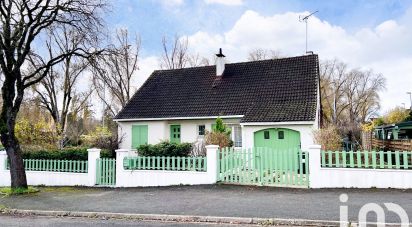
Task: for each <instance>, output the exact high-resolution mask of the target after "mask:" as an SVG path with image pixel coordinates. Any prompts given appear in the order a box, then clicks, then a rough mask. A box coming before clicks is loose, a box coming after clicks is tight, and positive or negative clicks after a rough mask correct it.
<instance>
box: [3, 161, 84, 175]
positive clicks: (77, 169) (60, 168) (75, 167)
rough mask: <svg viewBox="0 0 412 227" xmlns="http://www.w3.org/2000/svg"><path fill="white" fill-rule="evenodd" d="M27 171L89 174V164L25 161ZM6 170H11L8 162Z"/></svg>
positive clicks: (79, 162)
mask: <svg viewBox="0 0 412 227" xmlns="http://www.w3.org/2000/svg"><path fill="white" fill-rule="evenodd" d="M23 163H24V169H25V170H26V171H49V172H69V173H87V169H88V163H87V161H81V160H51V159H24V160H23ZM6 168H7V169H8V170H9V169H10V162H8V161H7V160H6Z"/></svg>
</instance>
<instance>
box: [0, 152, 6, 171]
mask: <svg viewBox="0 0 412 227" xmlns="http://www.w3.org/2000/svg"><path fill="white" fill-rule="evenodd" d="M6 161H7V153H6V151H5V150H1V151H0V171H4V170H6Z"/></svg>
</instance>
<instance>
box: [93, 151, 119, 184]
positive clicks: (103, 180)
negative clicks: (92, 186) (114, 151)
mask: <svg viewBox="0 0 412 227" xmlns="http://www.w3.org/2000/svg"><path fill="white" fill-rule="evenodd" d="M96 184H97V185H102V186H114V185H116V159H113V158H99V159H97V162H96Z"/></svg>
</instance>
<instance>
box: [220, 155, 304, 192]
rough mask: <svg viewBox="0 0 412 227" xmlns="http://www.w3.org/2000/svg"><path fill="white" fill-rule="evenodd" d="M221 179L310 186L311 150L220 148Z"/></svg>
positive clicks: (229, 181) (251, 182)
mask: <svg viewBox="0 0 412 227" xmlns="http://www.w3.org/2000/svg"><path fill="white" fill-rule="evenodd" d="M219 154H220V155H219V156H220V162H219V169H220V171H219V179H220V181H222V182H225V183H234V184H248V185H268V186H270V185H274V186H284V187H308V186H309V153H308V152H305V151H301V150H299V149H295V150H293V149H292V150H274V149H270V148H250V149H242V150H234V149H233V148H223V149H221V150H220V153H219Z"/></svg>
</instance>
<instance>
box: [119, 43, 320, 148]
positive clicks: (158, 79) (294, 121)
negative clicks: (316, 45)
mask: <svg viewBox="0 0 412 227" xmlns="http://www.w3.org/2000/svg"><path fill="white" fill-rule="evenodd" d="M216 56H217V58H216V65H213V66H203V67H193V68H183V69H173V70H156V71H154V72H153V73H152V75H151V76H150V77H149V78H148V79H147V81H146V82H145V83H144V84H143V85H142V87H141V88H140V89H139V90H138V91H137V92H136V93H135V94H134V96H133V97H132V98H131V100H130V101H129V102H128V104H127V105H126V106H125V107H124V108H123V109H122V110H121V111H120V112H119V114H118V115H117V116H116V117H115V119H114V120H115V121H116V122H117V123H118V126H119V135H123V140H122V142H121V144H120V148H123V149H135V148H136V147H138V146H139V145H141V144H146V143H149V144H155V143H158V142H160V141H164V140H169V141H171V142H176V143H180V142H195V141H197V140H199V139H202V138H203V136H204V135H205V131H206V130H209V131H210V130H211V129H212V127H213V124H214V122H215V120H216V118H217V117H220V118H222V119H223V121H224V123H225V124H226V125H228V126H229V127H230V128H231V129H232V134H231V136H232V139H233V141H234V146H235V147H243V148H250V147H272V148H281V149H283V148H288V149H289V148H299V147H301V148H302V149H307V148H308V146H309V145H310V144H313V130H314V129H317V128H319V116H320V105H319V103H320V95H319V62H318V56H317V55H314V54H311V55H304V56H298V57H288V58H281V59H273V60H261V61H251V62H240V63H230V64H225V60H224V58H225V56H224V55H223V54H222V53H221V51H220V53H219V54H217V55H216Z"/></svg>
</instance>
